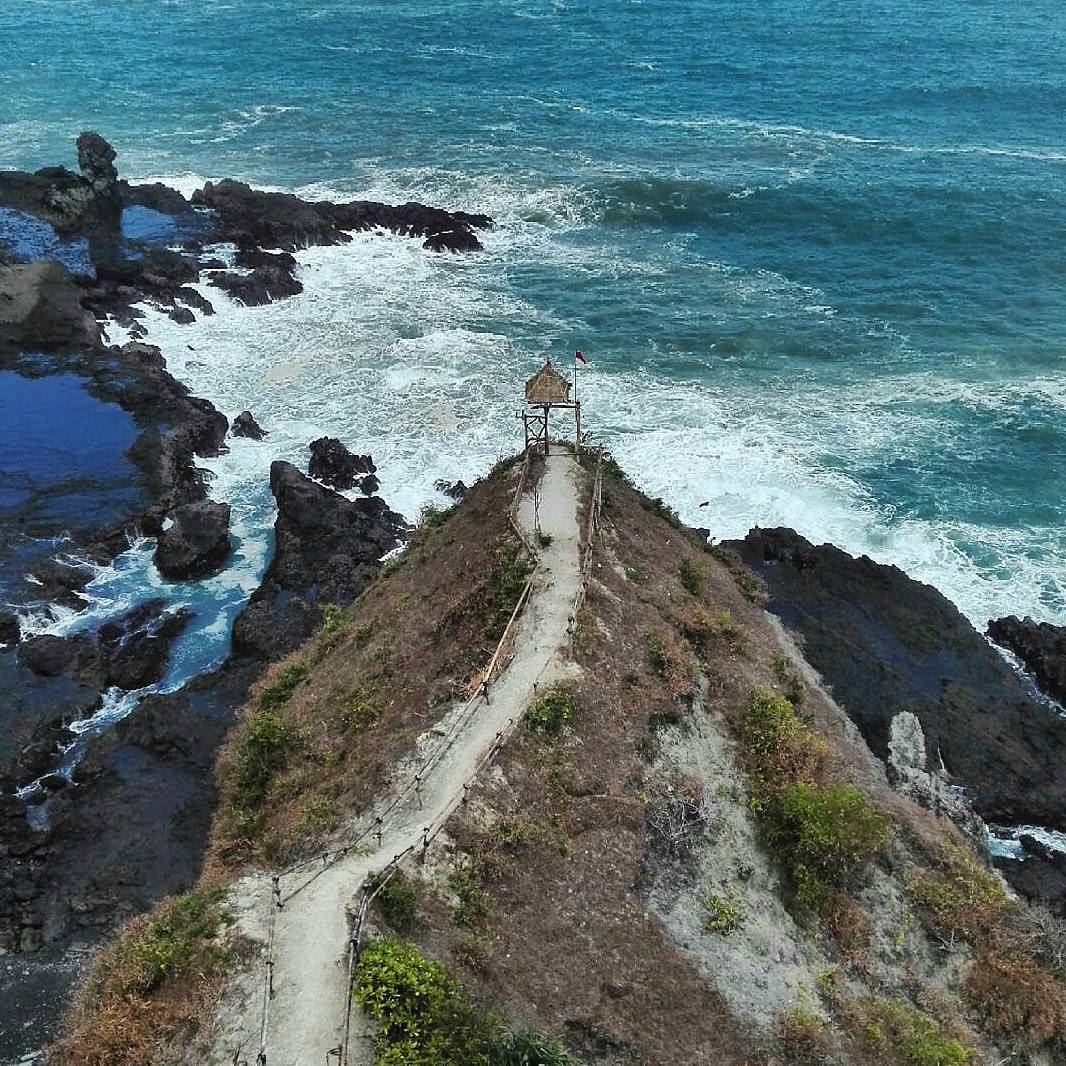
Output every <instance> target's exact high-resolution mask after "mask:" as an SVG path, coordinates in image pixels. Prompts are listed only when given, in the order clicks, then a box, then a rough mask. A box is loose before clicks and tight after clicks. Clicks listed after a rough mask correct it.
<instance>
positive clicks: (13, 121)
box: [0, 0, 1066, 623]
mask: <svg viewBox="0 0 1066 1066" xmlns="http://www.w3.org/2000/svg"><path fill="white" fill-rule="evenodd" d="M7 7H8V9H7V10H5V13H4V16H5V17H4V19H3V20H2V21H0V54H2V55H4V56H5V57H6V61H5V63H4V64H2V65H0V99H2V100H3V101H4V105H5V106H4V107H3V108H0V165H7V166H22V167H36V166H40V165H44V164H46V163H54V162H58V161H69V160H70V159H71V157H72V141H73V137H74V136H75V135H76V134H77V132H78V131H79V130H80V129H82V128H86V127H91V128H96V129H98V130H100V131H101V132H102V133H104V134H105V136H107V137H109V138H110V139H111V140H112V141H113V142H114V143H115V144H116V146H117V147H118V149H119V151H120V159H119V164H120V167H121V168H122V170H123V172H124V173H127V174H131V175H136V176H143V177H147V176H154V177H160V176H161V177H163V178H164V179H165V180H171V181H172V182H174V183H175V184H178V185H180V186H181V187H183V188H186V189H188V188H191V187H192V186H193V185H194V184H195V183H196V182H197V181H198V180H201V179H202V178H203V177H217V176H222V175H233V176H238V177H244V178H246V179H248V180H251V181H254V182H259V183H262V184H267V185H273V186H279V187H285V188H300V189H302V190H303V191H304V192H305V194H310V195H320V196H327V195H329V196H338V195H356V194H369V195H373V196H379V197H381V198H385V199H394V200H401V199H406V198H409V197H411V198H419V199H425V200H429V201H432V202H435V203H440V204H442V205H444V206H461V207H466V208H471V209H483V210H487V211H489V212H490V213H492V214H493V215H495V216H496V217H497V218H498V219H499V220H500V222H501V225H500V227H499V229H498V230H497V231H496V232H495V233H494V234H491V235H489V237H488V238H487V252H486V254H485V255H484V256H481V257H479V258H477V259H476V260H474V259H471V260H466V261H461V262H460V261H450V260H449V261H444V260H435V259H432V258H431V257H429V256H427V255H426V254H425V253H422V252H421V251H420V250H418V249H417V247H416V246H411V245H410V244H409V243H405V242H402V241H399V240H396V239H391V238H366V239H360V240H359V241H357V242H356V243H355V245H353V246H352V247H349V248H346V249H330V250H318V251H313V252H310V253H308V254H307V255H306V256H305V257H304V258H305V282H306V283H307V286H308V290H307V293H306V294H305V296H303V297H300V298H298V299H296V300H293V301H289V302H288V303H287V304H286V305H285V306H281V305H277V306H275V307H272V308H268V309H264V310H263V311H255V312H252V311H249V312H245V311H239V310H231V311H230V313H228V314H227V313H221V314H219V315H217V316H216V317H215V318H213V319H207V320H204V321H203V322H200V323H197V324H196V325H195V326H191V327H187V328H185V329H181V328H179V327H176V326H173V324H171V323H168V322H167V321H166V320H160V321H158V322H154V323H153V326H154V329H155V333H154V335H153V339H155V340H156V341H157V342H158V343H160V344H161V345H162V346H163V348H164V351H165V352H166V354H167V355H168V358H169V359H170V361H171V365H172V366H173V367H175V369H177V370H179V371H180V373H181V376H182V377H183V378H185V379H186V380H188V381H189V383H190V385H192V386H193V387H194V388H195V389H196V390H197V391H199V392H200V393H201V394H203V395H207V396H209V397H210V398H211V399H212V400H214V401H215V402H216V403H218V404H219V405H220V406H223V407H224V408H226V409H227V410H228V411H231V412H235V411H236V410H239V409H240V408H241V407H243V406H247V405H249V404H251V405H252V406H253V410H255V412H256V414H257V416H258V417H260V420H261V421H263V423H264V425H268V423H269V425H268V428H271V427H272V437H271V438H270V442H269V444H268V445H267V446H265V447H261V448H258V449H256V448H252V447H251V446H249V447H248V448H244V449H241V450H238V449H235V454H234V455H233V456H231V457H229V458H228V459H226V460H223V461H222V462H221V463H220V465H219V468H218V473H219V481H218V483H217V484H216V491H217V494H219V495H223V496H226V495H228V496H229V497H230V498H231V499H232V501H233V502H234V505H235V509H236V511H237V512H239V513H240V514H243V515H244V518H243V521H245V522H246V524H247V525H246V532H247V535H248V537H249V543H250V542H251V538H252V536H253V534H254V532H255V531H256V530H258V529H261V528H262V526H263V525H265V524H268V523H269V500H268V499H266V500H264V496H263V493H264V484H265V482H264V471H265V464H266V463H268V462H269V459H270V458H272V457H273V456H274V455H286V457H293V458H298V457H299V456H301V455H302V454H303V448H304V445H305V444H306V442H307V440H309V439H311V437H312V436H314V435H317V434H319V433H321V432H334V433H340V434H341V435H343V436H345V437H346V439H348V440H349V443H351V444H352V445H353V446H358V447H359V448H360V450H365V449H367V448H370V449H372V450H373V451H374V454H375V456H376V457H377V458H378V459H379V461H380V462H381V464H382V467H383V472H384V474H385V477H384V491H385V492H386V493H389V492H391V493H392V494H393V496H394V498H395V499H396V500H397V501H398V502H399V503H400V504H401V505H402V506H403V507H404V509H405V510H407V511H408V512H411V511H413V510H414V509H416V508H417V506H418V504H419V503H420V502H421V501H422V500H424V499H425V498H426V497H427V496H428V495H429V494H431V492H432V483H433V481H434V480H435V478H437V477H441V476H451V477H459V476H463V477H469V476H472V475H474V474H476V473H477V472H478V471H479V470H480V469H481V468H483V466H484V465H485V464H486V463H487V462H488V461H489V460H490V459H491V458H492V457H493V456H494V455H496V454H497V453H498V452H499V451H500V450H501V449H503V448H505V447H508V446H511V445H513V443H514V441H515V439H516V438H515V428H514V422H513V419H512V417H511V416H512V414H513V408H514V406H515V397H516V393H517V382H518V381H519V380H520V379H521V377H522V376H523V375H524V374H526V373H528V372H530V371H531V370H532V369H533V368H534V367H535V365H536V362H537V358H538V357H539V355H540V354H541V353H543V352H545V351H552V352H554V353H555V354H556V355H557V356H558V357H560V358H565V357H566V354H567V353H568V352H569V351H570V350H572V349H573V348H574V347H580V348H582V349H584V350H585V351H587V352H588V353H589V355H590V358H591V366H590V369H589V371H588V372H587V374H586V375H585V377H584V378H583V380H582V383H581V389H582V392H583V395H584V398H585V400H586V405H587V410H586V419H587V422H588V424H589V426H590V427H591V428H592V430H593V432H595V433H597V434H598V435H599V436H600V438H601V439H606V440H608V441H609V442H610V443H611V445H612V447H614V448H615V450H616V451H617V452H618V454H619V456H620V457H621V458H622V460H623V461H624V462H625V463H626V465H627V466H629V467H630V468H631V469H632V470H633V471H634V472H635V473H636V474H637V476H638V478H639V479H640V480H641V481H642V482H643V483H644V484H645V485H646V486H647V487H649V488H650V489H651V490H652V491H653V492H655V493H657V494H662V495H664V496H665V497H667V498H668V499H669V500H670V501H671V502H673V503H675V504H676V505H677V506H678V507H679V508H680V509H681V510H682V512H683V514H684V515H685V517H687V518H689V519H691V520H693V521H695V520H697V519H698V520H699V521H700V523H701V524H709V525H711V526H712V528H713V530H714V532H715V533H716V534H718V535H723V536H725V535H737V534H742V533H743V532H744V531H745V530H746V529H747V528H748V527H749V526H750V525H752V524H754V523H759V524H763V525H768V524H776V523H783V524H789V525H793V526H795V527H796V528H798V529H800V530H801V531H802V532H804V533H806V534H808V535H809V536H811V537H813V538H814V539H817V540H824V539H830V540H835V541H837V542H838V543H840V544H842V545H843V546H844V547H846V548H849V549H850V550H852V551H855V552H859V551H865V552H868V553H870V554H871V555H873V556H875V557H876V558H879V559H883V560H887V561H893V562H896V563H899V564H900V565H902V566H904V567H905V568H906V569H907V570H908V571H910V572H911V573H913V574H915V575H916V576H918V577H920V578H922V579H923V580H927V581H931V582H933V583H935V584H937V585H938V586H939V587H941V588H942V589H943V590H944V591H945V592H946V593H947V594H948V595H949V596H951V597H952V598H953V599H954V600H955V601H956V602H958V603H959V604H960V605H961V606H962V607H963V609H964V610H965V611H966V612H967V613H968V614H969V615H970V616H971V617H972V618H973V619H974V620H975V621H976V622H978V623H983V621H984V620H985V619H986V618H987V617H989V616H992V615H997V614H1002V613H1006V612H1008V611H1020V612H1029V613H1032V614H1035V615H1037V616H1038V617H1041V618H1047V619H1051V620H1058V621H1060V622H1063V621H1066V533H1064V529H1066V428H1064V421H1063V415H1064V412H1066V382H1064V378H1063V359H1064V354H1066V257H1064V256H1063V254H1062V249H1063V248H1064V247H1066V66H1064V64H1063V58H1064V56H1066V47H1064V46H1066V15H1064V14H1063V10H1062V7H1061V5H1060V4H1058V3H1055V2H1052V0H1035V2H1032V3H1028V4H1026V5H1011V6H1010V7H1009V8H1006V7H1005V6H1004V5H1002V4H993V3H991V2H981V0H976V2H967V3H963V2H959V0H939V2H937V0H934V2H922V3H918V2H916V0H898V2H894V3H891V4H886V3H858V4H855V3H843V2H829V0H810V2H806V3H802V4H800V3H796V2H794V0H769V2H766V3H761V4H751V3H742V2H740V0H719V2H713V0H699V2H697V0H686V2H677V0H656V2H654V3H652V2H644V3H641V2H624V0H588V2H584V3H577V2H543V0H493V2H490V0H477V2H475V0H467V2H448V3H443V2H441V3H411V2H407V3H405V2H390V3H358V4H353V3H349V2H343V3H341V2H329V3H327V2H323V0H317V2H315V0H280V2H279V0H269V2H268V0H244V2H242V3H239V4H237V3H232V4H227V3H206V2H199V0H184V2H182V0H174V2H169V3H159V4H132V5H131V4H129V3H127V2H125V0H123V2H118V0H36V2H33V3H21V4H17V5H15V4H11V5H7ZM217 302H219V304H220V308H221V309H222V311H223V312H226V311H227V310H228V309H227V308H225V306H224V301H221V300H219V301H217ZM189 344H192V345H193V350H192V351H190V350H189V348H188V345H189ZM704 500H709V501H710V506H709V507H708V508H705V509H702V510H701V509H699V508H698V506H697V505H698V504H699V503H700V502H702V501H704ZM248 558H249V560H250V561H249V567H252V568H253V569H254V567H253V563H252V561H251V560H253V559H258V560H260V563H255V565H261V558H262V552H259V554H256V553H254V552H251V551H250V554H249V557H248ZM241 580H242V581H245V582H247V581H248V580H249V575H248V574H245V575H244V576H243V577H242V578H241ZM253 583H254V582H253Z"/></svg>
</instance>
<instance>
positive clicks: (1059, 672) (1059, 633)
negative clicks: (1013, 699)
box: [988, 615, 1066, 704]
mask: <svg viewBox="0 0 1066 1066" xmlns="http://www.w3.org/2000/svg"><path fill="white" fill-rule="evenodd" d="M988 635H989V636H990V637H991V638H992V639H993V640H994V641H995V642H996V643H997V644H999V645H1001V646H1002V647H1004V648H1006V649H1007V650H1008V651H1011V652H1013V653H1014V654H1015V655H1017V656H1018V658H1019V659H1020V660H1021V661H1022V663H1023V664H1024V665H1025V668H1026V669H1027V670H1028V671H1029V672H1030V673H1031V674H1032V675H1033V677H1034V678H1035V679H1036V683H1037V684H1038V685H1039V686H1040V688H1041V689H1043V691H1044V692H1046V693H1047V694H1048V695H1049V696H1050V697H1051V698H1052V699H1054V700H1057V701H1058V702H1059V703H1062V704H1066V627H1064V626H1053V625H1052V624H1051V623H1050V622H1035V621H1034V620H1033V619H1032V618H1017V617H1015V616H1014V615H1010V616H1008V617H1007V618H999V619H996V620H994V621H991V622H989V623H988Z"/></svg>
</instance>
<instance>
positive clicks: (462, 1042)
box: [354, 937, 582, 1066]
mask: <svg viewBox="0 0 1066 1066" xmlns="http://www.w3.org/2000/svg"><path fill="white" fill-rule="evenodd" d="M354 991H355V998H356V999H357V1000H358V1002H359V1003H360V1005H361V1006H362V1007H363V1008H364V1010H366V1012H367V1013H368V1014H369V1015H370V1016H371V1017H372V1018H373V1019H374V1020H375V1021H376V1022H377V1024H378V1031H377V1039H376V1042H375V1058H374V1066H582V1063H581V1061H580V1060H579V1059H577V1058H575V1057H574V1056H573V1055H571V1054H570V1052H569V1051H567V1050H566V1048H565V1047H563V1045H562V1044H560V1043H559V1042H558V1041H556V1040H553V1039H551V1038H550V1037H547V1036H544V1035H543V1034H542V1033H538V1032H537V1031H536V1030H534V1029H522V1030H519V1031H518V1032H514V1033H508V1032H506V1031H505V1030H503V1029H501V1027H500V1026H499V1024H497V1023H496V1022H494V1021H493V1020H491V1019H490V1018H488V1017H487V1016H485V1015H484V1014H482V1013H481V1012H479V1011H477V1010H476V1009H475V1008H474V1007H473V1006H472V1005H471V1004H470V1002H469V1000H468V999H467V997H466V996H465V995H464V993H463V990H462V988H461V987H460V986H459V984H458V983H457V982H456V981H455V980H454V979H453V978H452V977H450V976H449V974H448V972H447V970H445V968H444V967H443V966H442V965H441V964H440V963H439V962H437V961H435V960H433V959H427V958H426V957H425V956H424V955H422V954H421V952H419V950H418V948H416V947H415V946H414V944H412V943H410V942H409V941H406V940H396V939H394V938H392V937H381V938H379V939H377V940H373V941H371V942H370V943H369V944H368V945H367V946H366V947H365V948H364V949H363V953H362V955H361V956H360V958H359V965H358V967H357V968H356V971H355V978H354Z"/></svg>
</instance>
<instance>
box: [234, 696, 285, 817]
mask: <svg viewBox="0 0 1066 1066" xmlns="http://www.w3.org/2000/svg"><path fill="white" fill-rule="evenodd" d="M294 736H295V734H294V733H293V731H292V729H291V727H290V726H289V725H288V724H287V723H286V722H285V721H284V720H283V719H282V717H281V715H280V714H278V712H277V711H276V710H262V709H261V710H255V711H252V712H251V713H250V714H249V715H248V717H247V718H246V719H245V722H244V728H243V729H242V730H241V733H240V737H239V739H238V742H237V752H236V758H235V759H234V765H233V778H232V781H233V795H232V804H233V806H234V807H236V808H237V809H239V810H252V809H254V808H256V807H258V806H259V804H260V803H261V802H262V801H263V797H264V796H265V795H266V792H267V788H268V787H269V785H270V779H271V777H272V776H273V774H274V772H275V771H276V770H279V769H281V767H283V766H284V765H285V762H286V760H287V758H288V753H289V749H290V748H291V746H292V742H293V739H294Z"/></svg>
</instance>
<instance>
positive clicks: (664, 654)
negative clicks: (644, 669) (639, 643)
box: [644, 632, 670, 677]
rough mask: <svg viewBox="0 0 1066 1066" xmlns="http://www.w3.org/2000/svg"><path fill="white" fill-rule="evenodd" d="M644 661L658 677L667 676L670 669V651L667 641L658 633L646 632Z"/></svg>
mask: <svg viewBox="0 0 1066 1066" xmlns="http://www.w3.org/2000/svg"><path fill="white" fill-rule="evenodd" d="M644 661H645V662H646V663H647V664H648V669H650V670H651V672H652V673H653V674H655V675H656V676H657V677H666V675H667V674H668V673H669V671H670V652H669V650H668V649H667V647H666V641H665V640H664V639H663V638H662V636H661V635H660V634H658V633H651V632H648V633H645V634H644Z"/></svg>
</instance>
